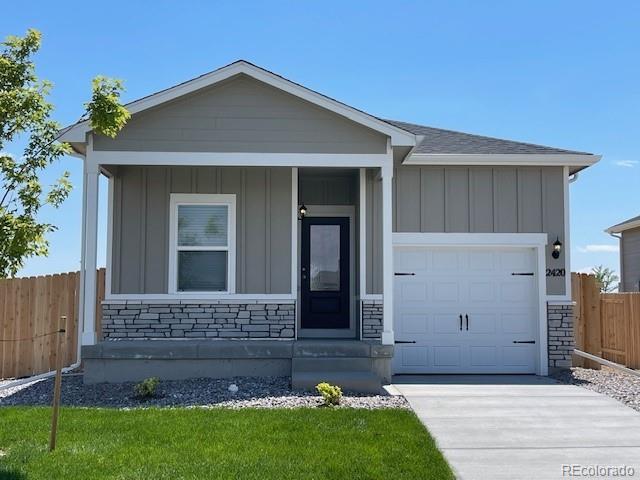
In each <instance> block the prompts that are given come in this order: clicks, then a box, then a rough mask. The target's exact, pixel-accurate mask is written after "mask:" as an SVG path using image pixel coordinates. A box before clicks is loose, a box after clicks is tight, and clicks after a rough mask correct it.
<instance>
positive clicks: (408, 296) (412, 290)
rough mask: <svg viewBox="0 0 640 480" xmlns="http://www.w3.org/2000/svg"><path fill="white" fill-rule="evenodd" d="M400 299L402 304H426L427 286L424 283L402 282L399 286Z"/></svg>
mask: <svg viewBox="0 0 640 480" xmlns="http://www.w3.org/2000/svg"><path fill="white" fill-rule="evenodd" d="M399 290H400V291H399V292H398V294H399V295H400V299H401V300H402V301H403V302H407V303H408V302H426V301H427V300H428V291H429V288H428V285H427V283H426V282H415V283H409V282H403V283H401V284H400V289H399Z"/></svg>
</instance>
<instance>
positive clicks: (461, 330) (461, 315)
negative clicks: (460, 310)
mask: <svg viewBox="0 0 640 480" xmlns="http://www.w3.org/2000/svg"><path fill="white" fill-rule="evenodd" d="M460 331H462V314H460Z"/></svg>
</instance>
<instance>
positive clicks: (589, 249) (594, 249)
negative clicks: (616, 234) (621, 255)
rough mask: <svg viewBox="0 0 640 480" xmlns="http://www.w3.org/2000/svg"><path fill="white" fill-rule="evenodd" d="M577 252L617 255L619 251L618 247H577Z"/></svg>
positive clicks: (608, 245)
mask: <svg viewBox="0 0 640 480" xmlns="http://www.w3.org/2000/svg"><path fill="white" fill-rule="evenodd" d="M578 251H579V252H582V253H603V252H604V253H617V252H619V251H620V247H619V246H618V245H610V244H607V245H585V246H584V247H578Z"/></svg>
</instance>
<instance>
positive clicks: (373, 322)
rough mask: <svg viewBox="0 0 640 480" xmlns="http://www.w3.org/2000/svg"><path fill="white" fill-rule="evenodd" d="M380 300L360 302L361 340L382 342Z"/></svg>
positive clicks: (381, 304) (381, 303)
mask: <svg viewBox="0 0 640 480" xmlns="http://www.w3.org/2000/svg"><path fill="white" fill-rule="evenodd" d="M382 306H383V302H382V300H362V301H361V302H360V312H361V313H360V315H361V317H362V339H363V340H379V341H382V328H383V327H382Z"/></svg>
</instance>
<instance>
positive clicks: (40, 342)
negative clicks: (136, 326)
mask: <svg viewBox="0 0 640 480" xmlns="http://www.w3.org/2000/svg"><path fill="white" fill-rule="evenodd" d="M104 278H105V272H104V269H100V270H98V285H97V289H96V299H97V303H98V310H97V312H98V313H100V307H99V306H100V302H101V301H102V300H103V299H104ZM79 282H80V274H79V272H71V273H63V274H56V275H45V276H39V277H26V278H12V279H0V379H1V378H13V377H16V378H20V377H25V376H30V375H37V374H40V373H45V372H49V371H51V370H53V369H54V368H55V348H54V347H55V336H42V335H45V334H47V333H50V332H55V331H56V330H57V329H58V328H59V322H60V317H61V316H62V315H66V316H67V324H66V331H67V332H66V335H65V336H64V343H65V345H64V349H65V359H64V363H65V366H68V365H71V364H73V363H75V362H76V358H77V345H78V343H77V339H78V328H79V322H78V310H79V309H78V300H79V293H78V292H79ZM99 322H100V319H99V318H97V319H96V324H97V325H100V323H99ZM23 339H24V340H23Z"/></svg>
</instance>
